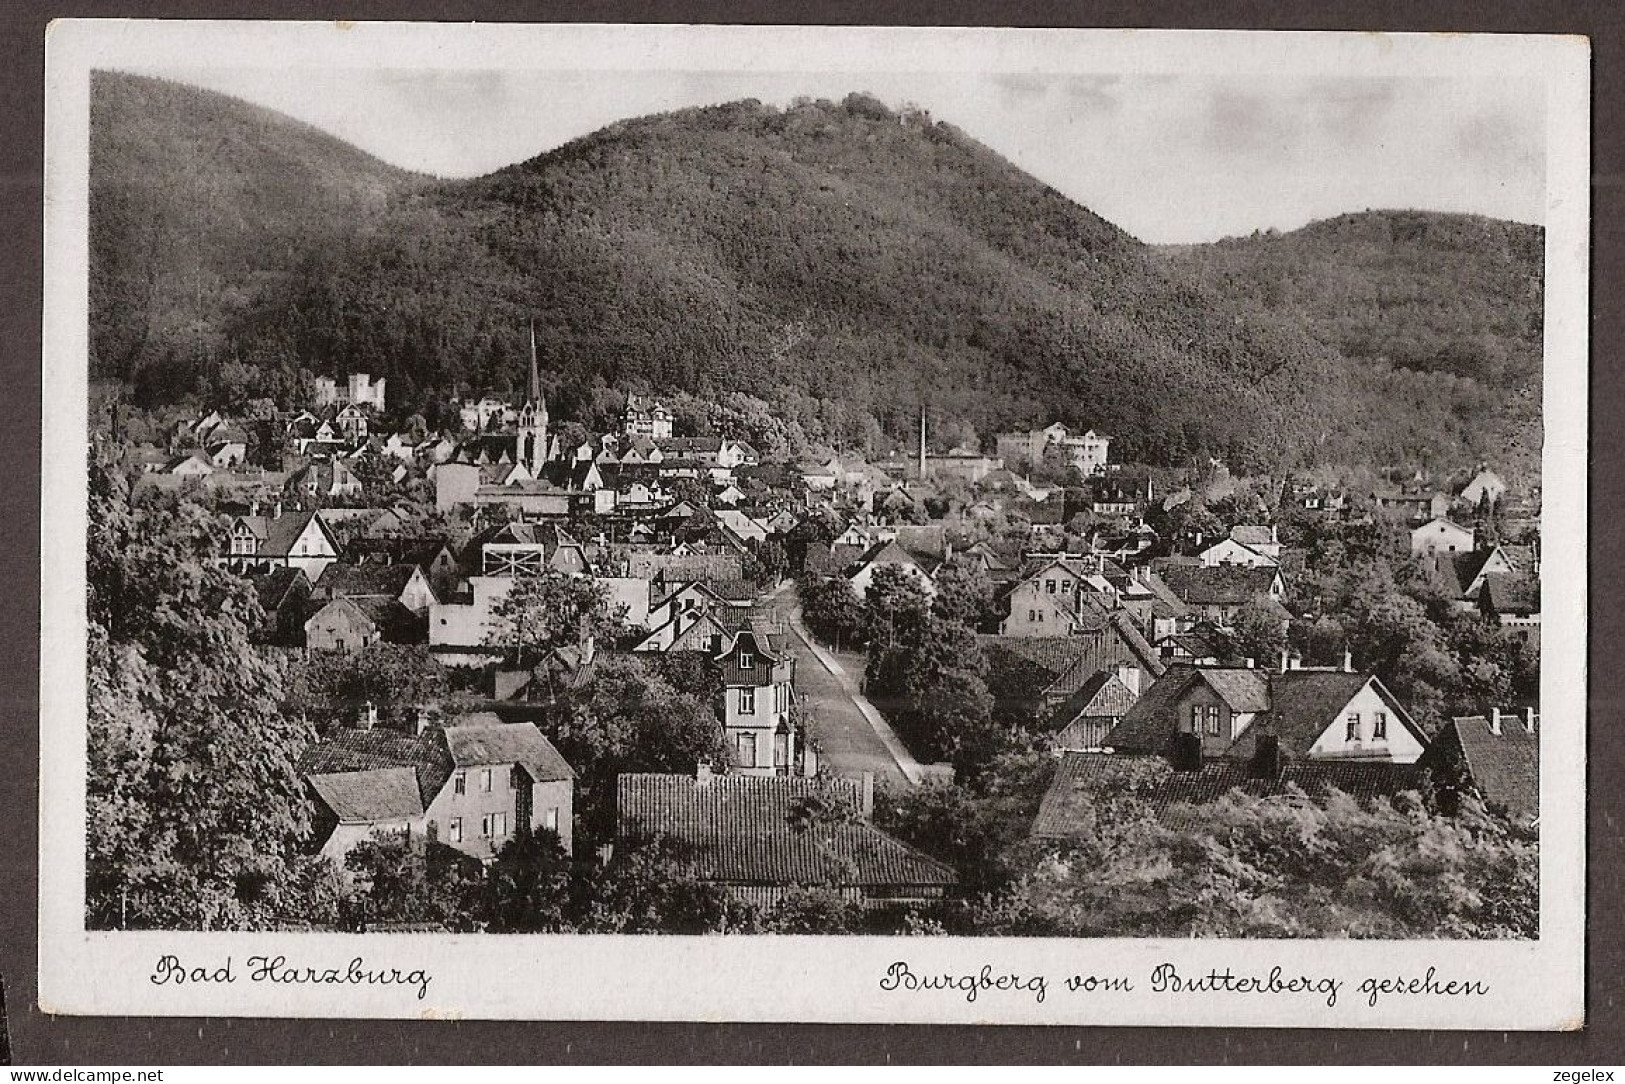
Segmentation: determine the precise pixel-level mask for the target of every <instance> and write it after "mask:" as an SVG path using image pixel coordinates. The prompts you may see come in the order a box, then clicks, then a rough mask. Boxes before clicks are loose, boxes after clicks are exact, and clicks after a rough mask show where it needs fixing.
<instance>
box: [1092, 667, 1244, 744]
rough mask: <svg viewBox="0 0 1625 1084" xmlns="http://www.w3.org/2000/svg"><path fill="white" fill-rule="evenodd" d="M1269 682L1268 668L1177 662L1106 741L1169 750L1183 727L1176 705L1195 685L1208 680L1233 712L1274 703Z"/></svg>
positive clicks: (1132, 708) (1147, 690)
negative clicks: (1176, 712) (1271, 699)
mask: <svg viewBox="0 0 1625 1084" xmlns="http://www.w3.org/2000/svg"><path fill="white" fill-rule="evenodd" d="M1268 681H1269V676H1268V672H1267V671H1264V670H1251V669H1232V668H1228V667H1216V666H1202V667H1197V666H1192V665H1190V664H1189V663H1174V664H1173V665H1172V666H1170V667H1169V668H1168V670H1167V672H1165V673H1164V674H1163V675H1162V677H1160V678H1158V679H1157V680H1156V681H1154V682H1152V683H1151V687H1150V688H1148V689H1145V690H1144V691H1143V692H1142V693H1141V694H1140V698H1139V699H1138V700H1136V701H1135V702H1134V706H1133V707H1131V708H1130V709H1129V710H1128V712H1127V713H1126V714H1125V715H1124V716H1123V720H1122V722H1120V723H1118V724H1117V726H1116V727H1115V728H1114V729H1113V730H1112V732H1111V733H1110V734H1108V735H1107V736H1106V740H1105V742H1103V743H1102V744H1104V745H1106V746H1109V747H1111V748H1113V749H1117V750H1119V751H1124V752H1131V753H1161V752H1165V751H1166V750H1167V748H1168V744H1169V742H1171V741H1172V740H1173V736H1174V733H1175V732H1176V731H1177V730H1178V729H1179V721H1178V720H1177V719H1175V718H1174V705H1175V704H1176V703H1178V701H1179V699H1180V698H1181V697H1183V696H1184V695H1185V694H1186V692H1187V691H1188V690H1190V689H1191V687H1192V686H1194V685H1196V684H1198V683H1205V684H1207V685H1209V686H1210V687H1212V689H1213V691H1214V692H1215V693H1217V694H1218V695H1219V698H1220V699H1222V700H1223V701H1224V702H1225V703H1226V704H1228V705H1229V706H1230V709H1231V710H1232V711H1237V712H1254V713H1256V712H1261V711H1264V710H1266V709H1267V708H1268V707H1269V705H1270V699H1269V686H1268ZM1253 725H1254V726H1256V725H1257V724H1256V723H1254V724H1253ZM1251 729H1252V728H1251V727H1249V728H1248V730H1251ZM1244 733H1245V732H1244Z"/></svg>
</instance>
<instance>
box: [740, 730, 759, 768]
mask: <svg viewBox="0 0 1625 1084" xmlns="http://www.w3.org/2000/svg"><path fill="white" fill-rule="evenodd" d="M738 741H739V766H740V767H741V768H754V767H756V735H755V734H741V735H739V740H738Z"/></svg>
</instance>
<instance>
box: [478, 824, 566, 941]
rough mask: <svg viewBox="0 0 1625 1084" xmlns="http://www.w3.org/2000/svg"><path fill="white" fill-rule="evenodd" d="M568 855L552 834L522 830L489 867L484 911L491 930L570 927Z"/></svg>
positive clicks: (538, 930) (541, 930)
mask: <svg viewBox="0 0 1625 1084" xmlns="http://www.w3.org/2000/svg"><path fill="white" fill-rule="evenodd" d="M570 887H571V879H570V859H569V856H568V855H566V854H565V853H564V849H563V847H561V846H560V845H559V837H558V835H557V834H556V833H554V832H549V831H545V830H544V831H534V832H521V833H519V834H518V835H516V836H514V837H513V838H512V839H511V840H509V841H508V843H507V844H506V845H505V846H504V847H503V848H502V850H500V851H498V852H497V856H496V860H495V861H493V862H492V863H491V865H490V866H489V867H488V868H487V869H486V871H485V883H484V899H483V906H482V911H483V914H484V916H485V922H486V929H487V930H489V931H490V932H491V933H559V932H561V931H565V930H568V929H569V928H570V924H569V923H570V919H569V908H570Z"/></svg>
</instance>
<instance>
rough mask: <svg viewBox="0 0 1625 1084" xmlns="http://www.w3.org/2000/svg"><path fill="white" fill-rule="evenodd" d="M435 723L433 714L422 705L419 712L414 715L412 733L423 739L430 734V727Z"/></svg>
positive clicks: (418, 708)
mask: <svg viewBox="0 0 1625 1084" xmlns="http://www.w3.org/2000/svg"><path fill="white" fill-rule="evenodd" d="M433 723H434V716H433V714H432V713H431V712H430V711H429V710H428V709H426V708H424V707H423V706H422V705H421V704H420V705H418V707H417V710H416V711H415V712H413V715H412V733H414V734H416V735H417V736H418V737H420V738H421V737H423V735H425V734H427V733H428V732H429V727H430V726H431V725H433Z"/></svg>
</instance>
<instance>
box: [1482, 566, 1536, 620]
mask: <svg viewBox="0 0 1625 1084" xmlns="http://www.w3.org/2000/svg"><path fill="white" fill-rule="evenodd" d="M1480 590H1481V593H1480V596H1479V597H1480V598H1481V599H1483V600H1484V601H1485V602H1486V603H1488V605H1489V606H1490V607H1491V608H1492V609H1493V610H1494V611H1495V612H1496V613H1511V614H1537V613H1539V612H1540V581H1539V580H1538V579H1536V578H1535V577H1533V576H1522V575H1508V574H1506V573H1505V572H1491V573H1490V574H1489V575H1488V576H1485V577H1484V586H1483V587H1482V588H1481V589H1480Z"/></svg>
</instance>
